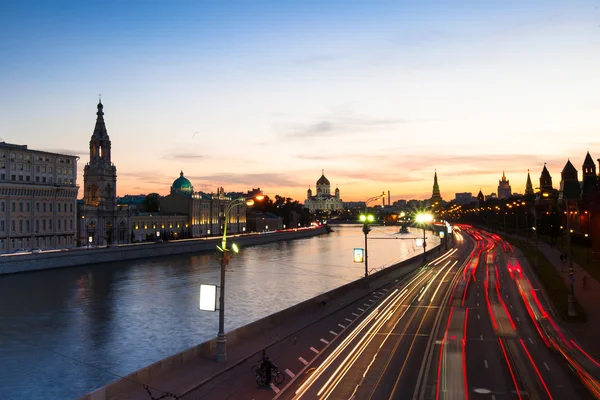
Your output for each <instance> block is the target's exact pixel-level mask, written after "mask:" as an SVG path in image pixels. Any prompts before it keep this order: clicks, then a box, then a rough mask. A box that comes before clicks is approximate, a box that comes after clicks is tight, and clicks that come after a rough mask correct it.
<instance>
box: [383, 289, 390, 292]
mask: <svg viewBox="0 0 600 400" xmlns="http://www.w3.org/2000/svg"><path fill="white" fill-rule="evenodd" d="M381 290H383V291H384V292H388V291H389V289H381Z"/></svg>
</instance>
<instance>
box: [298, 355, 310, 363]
mask: <svg viewBox="0 0 600 400" xmlns="http://www.w3.org/2000/svg"><path fill="white" fill-rule="evenodd" d="M298 360H300V362H301V363H302V364H304V365H308V361H306V360H305V359H304V358H302V357H298Z"/></svg>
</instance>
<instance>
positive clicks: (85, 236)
mask: <svg viewBox="0 0 600 400" xmlns="http://www.w3.org/2000/svg"><path fill="white" fill-rule="evenodd" d="M97 108H98V111H97V112H96V116H97V117H96V126H95V127H94V133H93V134H92V137H91V139H90V143H89V151H90V155H89V157H90V159H89V162H88V163H87V164H86V165H85V168H84V170H83V202H81V203H80V204H79V206H78V209H77V213H78V217H77V219H78V224H77V228H78V234H77V237H78V244H79V245H80V246H85V245H93V246H104V245H111V244H123V243H130V242H131V221H130V218H129V217H130V211H129V209H128V207H127V206H126V205H123V206H119V205H118V204H117V167H116V166H115V165H114V164H113V163H112V160H111V142H110V137H109V136H108V131H107V130H106V124H105V123H104V106H103V105H102V102H99V103H98V106H97Z"/></svg>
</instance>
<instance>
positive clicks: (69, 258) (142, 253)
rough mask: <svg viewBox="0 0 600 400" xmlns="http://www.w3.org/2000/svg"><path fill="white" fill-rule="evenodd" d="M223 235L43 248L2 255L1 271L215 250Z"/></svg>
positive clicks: (255, 238)
mask: <svg viewBox="0 0 600 400" xmlns="http://www.w3.org/2000/svg"><path fill="white" fill-rule="evenodd" d="M326 232H327V230H326V228H325V227H319V228H311V229H299V230H296V231H285V232H269V233H265V234H248V235H239V236H232V237H229V236H228V239H229V240H233V241H235V243H236V244H237V245H239V246H243V247H247V246H255V245H261V244H266V243H273V242H280V241H284V240H295V239H302V238H308V237H312V236H317V235H321V234H324V233H326ZM220 241H221V238H220V237H214V238H208V239H206V238H205V239H188V240H177V241H172V242H164V243H139V244H131V245H120V246H113V247H102V248H91V249H85V248H77V249H71V250H69V251H56V252H43V253H38V254H17V255H4V256H2V257H0V275H4V274H14V273H18V272H31V271H39V270H45V269H54V268H64V267H76V266H81V265H89V264H97V263H107V262H115V261H125V260H133V259H139V258H152V257H160V256H169V255H174V254H184V253H195V252H202V251H214V250H215V247H216V245H217V244H220Z"/></svg>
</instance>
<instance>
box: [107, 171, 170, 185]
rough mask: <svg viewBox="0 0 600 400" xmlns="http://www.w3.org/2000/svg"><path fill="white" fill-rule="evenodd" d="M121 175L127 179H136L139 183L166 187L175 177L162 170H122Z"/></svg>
mask: <svg viewBox="0 0 600 400" xmlns="http://www.w3.org/2000/svg"><path fill="white" fill-rule="evenodd" d="M119 177H120V178H125V179H127V180H134V181H136V182H138V183H148V184H153V185H162V186H164V187H165V188H168V187H169V186H170V185H171V183H172V182H173V179H174V178H173V177H169V176H166V175H164V174H163V173H161V172H155V171H132V172H120V173H119ZM138 187H139V186H138Z"/></svg>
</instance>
